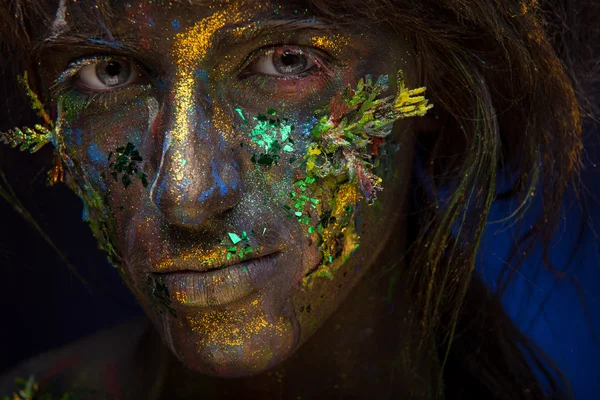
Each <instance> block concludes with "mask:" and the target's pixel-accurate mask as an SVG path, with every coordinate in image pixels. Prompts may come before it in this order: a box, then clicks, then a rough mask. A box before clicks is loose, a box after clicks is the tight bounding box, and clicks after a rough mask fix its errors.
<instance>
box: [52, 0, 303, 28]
mask: <svg viewBox="0 0 600 400" xmlns="http://www.w3.org/2000/svg"><path fill="white" fill-rule="evenodd" d="M54 7H55V8H54V9H55V12H54V15H55V21H54V22H55V23H56V22H57V20H64V22H66V23H67V25H68V27H69V28H70V29H76V30H77V31H88V30H90V29H97V28H98V27H100V28H103V29H108V28H112V29H119V28H120V27H122V26H123V25H135V24H139V25H141V26H143V25H150V26H153V25H157V24H162V23H164V22H168V23H173V22H174V20H177V24H178V25H179V26H180V27H184V28H185V27H186V26H191V25H193V24H194V23H196V22H198V21H199V20H202V19H205V18H209V17H211V16H212V15H214V14H224V18H225V19H229V20H232V19H235V17H236V16H238V17H239V16H240V14H241V15H242V16H243V17H244V18H245V19H254V20H257V21H258V20H262V19H265V20H268V19H271V18H276V17H279V18H282V17H284V16H285V17H288V18H297V17H301V16H307V15H308V14H309V11H308V7H307V2H304V1H290V0H286V1H267V0H235V1H205V0H189V1H185V0H177V1H166V0H133V1H114V0H113V1H110V2H108V1H104V2H103V1H99V2H85V1H84V2H82V1H79V2H72V1H67V0H61V1H60V2H59V3H58V4H56V5H55V6H54ZM49 12H50V13H52V9H50V10H49ZM238 19H239V18H238ZM58 22H63V21H58Z"/></svg>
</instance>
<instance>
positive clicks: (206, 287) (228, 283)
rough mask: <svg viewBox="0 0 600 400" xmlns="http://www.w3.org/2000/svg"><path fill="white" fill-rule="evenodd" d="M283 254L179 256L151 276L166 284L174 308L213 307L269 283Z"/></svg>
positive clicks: (241, 297)
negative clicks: (210, 258) (212, 258)
mask: <svg viewBox="0 0 600 400" xmlns="http://www.w3.org/2000/svg"><path fill="white" fill-rule="evenodd" d="M280 255H281V252H279V251H276V252H270V253H262V254H261V255H260V256H258V257H257V256H254V257H246V258H241V259H240V258H238V257H231V258H230V259H229V260H227V259H225V260H222V261H223V262H220V261H217V262H212V263H206V262H205V261H202V260H201V259H189V258H187V257H186V258H183V257H180V258H175V259H173V260H172V265H170V266H169V267H168V268H167V269H162V268H161V269H160V272H158V271H157V272H155V271H152V272H151V275H152V276H153V277H154V278H157V279H160V280H161V281H162V283H164V284H165V286H166V287H167V289H168V290H169V297H170V300H171V306H173V307H174V308H179V307H178V306H183V307H196V308H214V307H219V306H225V305H227V304H230V303H234V302H237V301H240V300H242V299H243V298H245V297H248V296H250V295H251V294H252V293H254V292H256V291H257V290H259V289H260V288H263V287H265V286H267V285H268V284H269V282H270V281H271V277H272V276H273V274H274V273H275V272H276V271H277V268H276V267H277V261H278V258H279V256H280Z"/></svg>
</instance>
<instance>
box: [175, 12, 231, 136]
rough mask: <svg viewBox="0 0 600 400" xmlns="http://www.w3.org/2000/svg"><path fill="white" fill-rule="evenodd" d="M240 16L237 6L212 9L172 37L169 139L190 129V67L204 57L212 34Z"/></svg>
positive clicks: (191, 101) (191, 86)
mask: <svg viewBox="0 0 600 400" xmlns="http://www.w3.org/2000/svg"><path fill="white" fill-rule="evenodd" d="M241 17H242V13H241V12H240V11H239V7H238V6H233V7H231V8H227V9H224V10H220V11H217V12H215V13H214V14H213V15H211V16H210V17H208V18H206V19H203V20H202V21H199V22H198V23H196V24H195V25H194V26H192V27H191V28H189V29H187V30H185V31H184V32H181V33H178V34H177V35H176V36H175V46H174V48H173V52H174V56H175V60H176V63H177V74H176V83H175V111H176V127H175V132H173V140H176V141H183V140H185V137H186V135H187V134H188V133H189V131H190V128H191V126H190V120H189V118H190V115H192V114H193V110H194V106H195V100H194V96H193V93H194V82H195V80H194V69H195V68H196V66H197V65H198V63H200V62H202V60H204V58H205V57H206V55H207V53H208V50H209V48H210V46H211V44H212V39H213V36H214V34H215V33H216V32H217V31H218V30H219V29H222V28H223V27H224V26H225V25H226V24H227V23H229V22H234V23H235V22H236V21H238V20H239V19H240V18H241Z"/></svg>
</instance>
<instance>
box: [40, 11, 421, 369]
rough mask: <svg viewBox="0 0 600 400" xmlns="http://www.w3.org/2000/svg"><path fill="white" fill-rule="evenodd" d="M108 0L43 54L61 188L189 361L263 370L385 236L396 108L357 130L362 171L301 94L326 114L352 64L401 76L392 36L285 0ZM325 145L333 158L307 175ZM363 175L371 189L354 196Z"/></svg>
mask: <svg viewBox="0 0 600 400" xmlns="http://www.w3.org/2000/svg"><path fill="white" fill-rule="evenodd" d="M119 7H120V8H119V9H118V10H117V13H116V15H117V17H116V19H115V21H114V23H113V24H112V29H113V30H112V31H111V33H112V36H113V37H114V40H111V41H105V40H102V41H101V40H99V39H98V37H100V36H99V35H98V34H97V32H99V29H100V28H99V27H92V26H85V27H81V28H82V29H83V31H86V30H89V31H90V32H89V40H88V41H87V42H86V43H84V44H81V45H73V44H66V43H61V39H60V37H59V38H58V39H56V40H55V41H54V42H53V43H51V48H52V51H53V53H52V61H51V62H48V63H46V64H45V65H44V69H45V72H46V73H47V76H48V77H49V80H50V81H53V80H55V79H57V85H56V86H54V89H53V90H54V91H53V97H54V99H55V101H56V102H57V104H58V110H59V115H58V121H57V132H58V138H57V146H58V148H59V149H60V151H61V152H62V154H63V155H64V158H65V161H66V164H67V167H68V171H69V172H70V174H71V175H72V177H73V178H74V179H73V180H72V181H71V182H72V188H73V189H74V190H75V191H76V192H77V193H78V194H79V195H80V196H81V197H82V198H83V199H84V200H85V203H86V216H87V218H88V219H89V221H90V224H91V226H92V229H93V231H94V233H95V235H96V237H97V238H98V240H99V242H100V244H101V246H102V247H103V248H104V249H105V250H107V251H108V252H109V255H110V258H111V260H112V261H113V263H114V264H115V265H116V266H118V267H119V268H120V269H121V271H122V273H123V276H124V278H125V280H126V281H127V283H128V285H129V286H130V287H131V289H132V290H133V291H134V293H135V294H136V296H137V297H138V299H139V300H140V302H141V304H142V305H143V307H144V308H145V310H146V312H147V313H148V315H149V316H150V317H151V318H152V320H153V322H154V324H155V325H156V327H157V329H158V330H159V332H160V334H161V335H162V337H163V339H164V340H165V342H166V343H167V344H168V345H169V346H170V348H171V349H172V351H173V352H174V353H175V354H176V355H177V356H178V357H179V358H180V359H181V360H182V361H183V362H184V363H185V364H186V365H187V366H188V367H189V368H191V369H193V370H196V371H199V372H202V373H206V374H213V375H219V376H239V375H250V374H255V373H258V372H261V371H264V370H265V369H267V368H270V367H272V366H274V365H277V364H279V363H280V362H282V361H283V360H285V359H286V358H287V357H288V356H290V355H291V354H292V352H293V351H294V350H295V349H297V348H298V346H299V345H300V344H302V343H303V342H304V341H305V340H306V339H308V338H309V337H310V336H311V335H312V334H313V333H314V332H315V330H316V329H317V328H318V327H319V326H320V325H321V324H322V323H323V321H324V320H325V319H326V318H327V317H328V316H329V315H330V314H331V313H332V312H334V311H335V310H336V308H337V307H338V306H339V304H340V303H341V302H342V301H343V299H344V297H345V296H346V294H347V292H348V290H349V289H351V288H352V287H353V286H355V285H356V284H357V283H358V282H359V281H360V278H361V276H362V275H363V273H364V271H365V270H366V268H368V267H372V266H373V267H374V268H376V266H374V265H373V264H375V261H376V259H377V257H378V256H379V255H380V254H381V253H382V252H383V251H384V250H385V248H386V246H387V247H389V246H394V242H393V237H391V236H392V232H393V230H392V229H391V227H394V226H398V225H399V224H401V223H402V221H403V218H404V214H403V212H404V209H403V204H404V200H405V197H406V193H407V179H406V177H407V174H406V171H408V170H409V168H410V164H411V157H412V153H411V150H410V149H411V147H412V146H411V144H412V138H411V136H410V135H409V134H408V133H407V132H408V125H407V123H406V121H399V122H398V123H396V125H395V129H394V131H393V133H392V134H391V135H390V136H389V137H386V138H385V139H383V138H382V140H381V141H379V140H378V141H376V143H375V142H373V143H370V146H371V147H373V148H371V147H368V146H363V147H364V148H363V149H362V150H364V151H368V152H369V156H373V158H372V159H371V158H369V160H370V161H372V162H373V163H374V164H376V166H375V167H374V169H373V177H374V178H373V179H370V177H369V176H368V175H367V176H366V178H365V175H364V173H365V172H368V171H366V170H364V168H363V170H362V177H361V176H358V177H356V176H349V174H348V173H347V171H342V170H340V165H339V162H340V160H342V159H344V157H345V156H344V154H346V153H342V152H341V151H342V150H340V152H338V153H336V152H337V150H338V149H337V148H329V147H326V145H325V144H324V142H320V141H319V139H318V135H316V134H315V130H314V127H315V123H317V122H318V121H317V119H316V117H315V110H318V109H321V110H324V109H326V108H325V107H326V106H327V105H328V104H329V105H330V106H329V108H327V112H328V113H329V116H330V117H331V119H332V120H335V119H336V118H339V117H341V116H342V115H343V112H344V111H343V110H342V111H340V110H339V109H337V108H336V101H338V102H339V101H340V93H342V92H343V89H344V88H346V87H348V86H351V87H356V85H357V83H358V81H359V79H360V78H362V77H364V76H365V75H367V74H371V75H373V76H374V77H377V76H380V75H388V76H390V77H394V76H395V75H396V72H397V71H398V70H399V69H403V70H406V72H407V78H409V81H410V78H411V76H412V75H411V72H412V70H411V67H410V65H408V64H407V63H406V62H404V61H402V55H403V54H406V53H405V50H404V52H403V50H402V45H400V44H398V41H397V40H392V38H391V37H388V36H387V35H384V34H382V33H370V34H363V33H361V32H353V31H351V30H338V29H336V28H333V27H331V26H326V25H324V24H323V23H321V22H319V21H317V20H315V19H314V18H312V16H310V15H305V14H304V9H302V11H297V10H296V9H294V8H293V7H291V6H288V5H286V6H285V7H279V6H277V5H275V4H270V5H265V4H261V3H260V2H256V3H251V4H250V5H248V4H247V3H246V4H244V5H237V4H235V3H234V4H230V5H226V6H219V7H211V8H207V7H203V6H194V7H186V8H180V7H179V6H175V5H173V6H170V7H167V6H159V5H148V4H146V5H144V6H143V7H141V5H139V4H137V3H136V2H132V3H127V4H125V5H122V6H121V5H120V6H119ZM76 16H77V14H76V13H75V12H74V13H72V14H71V18H73V19H74V18H76ZM299 16H300V17H301V20H302V21H303V22H301V23H298V22H297V21H296V22H295V23H294V24H292V25H290V24H288V23H286V21H287V22H289V19H290V18H298V17H299ZM258 21H260V23H259V22H258ZM66 22H67V24H69V23H74V22H70V21H68V20H67V21H66ZM95 30H97V31H95ZM66 32H68V30H67V31H66ZM119 38H127V39H126V42H124V41H120V39H119ZM44 54H45V53H44V52H43V53H42V58H43V57H44ZM98 54H99V55H98ZM388 93H389V94H393V93H392V91H389V92H388ZM417 94H418V93H417ZM350 97H351V96H350ZM332 99H333V100H332ZM336 99H337V100H336ZM421 106H423V104H422V103H421ZM317 116H318V115H317ZM321 117H323V115H321ZM324 117H325V120H327V119H328V118H327V115H325V116H324ZM335 123H339V121H335ZM334 154H338V156H337V157H338V158H337V159H336V158H335V157H334ZM340 154H342V157H341V158H340V157H339V155H340ZM348 154H349V153H348ZM374 155H376V156H374ZM328 157H329V158H328ZM345 159H346V160H348V159H349V158H348V157H346V158H345ZM324 160H325V161H328V162H332V165H331V169H332V170H333V171H336V168H338V170H337V172H338V173H329V172H323V173H316V172H315V171H317V170H319V168H322V166H323V162H324ZM356 160H360V157H357V158H356ZM353 168H354V171H355V175H357V172H356V171H358V169H357V167H356V166H355V167H353ZM358 168H359V169H360V166H359V167H358ZM340 171H341V172H340ZM399 171H401V172H399ZM321 172H322V171H321ZM375 173H376V175H375ZM350 175H351V174H350ZM377 177H381V178H382V181H383V185H384V186H385V190H384V191H383V192H381V193H380V194H379V198H378V200H377V201H376V202H375V204H374V205H368V204H367V201H366V199H365V197H368V200H370V197H369V194H368V193H371V192H370V190H371V191H372V190H374V189H373V188H371V189H369V188H368V186H369V184H371V185H378V184H379V181H377V179H376V178H377ZM355 178H356V179H355ZM359 179H363V181H362V183H361V181H359ZM367 192H368V193H367ZM358 244H360V246H358Z"/></svg>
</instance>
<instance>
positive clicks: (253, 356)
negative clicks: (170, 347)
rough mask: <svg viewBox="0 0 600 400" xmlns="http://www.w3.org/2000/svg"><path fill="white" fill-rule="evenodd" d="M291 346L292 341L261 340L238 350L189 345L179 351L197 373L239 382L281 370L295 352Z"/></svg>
mask: <svg viewBox="0 0 600 400" xmlns="http://www.w3.org/2000/svg"><path fill="white" fill-rule="evenodd" d="M265 339H267V340H265ZM269 339H270V340H269ZM292 343H293V340H291V338H264V337H261V338H252V339H249V340H247V341H246V342H245V343H244V344H243V345H239V346H232V345H228V344H214V345H212V346H206V345H202V344H199V343H193V342H190V343H189V344H188V345H186V346H185V347H184V348H178V349H176V351H177V350H178V351H179V354H180V355H181V356H180V360H181V362H182V363H183V364H184V365H185V366H186V367H187V368H188V369H190V370H192V371H194V372H197V373H199V374H202V375H208V376H214V377H221V378H237V377H246V376H252V375H257V374H260V373H263V372H266V371H268V370H270V369H272V368H274V367H276V366H278V365H279V364H281V363H282V362H283V361H284V360H285V359H287V358H288V357H289V356H290V355H291V353H292V352H293V348H292Z"/></svg>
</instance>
